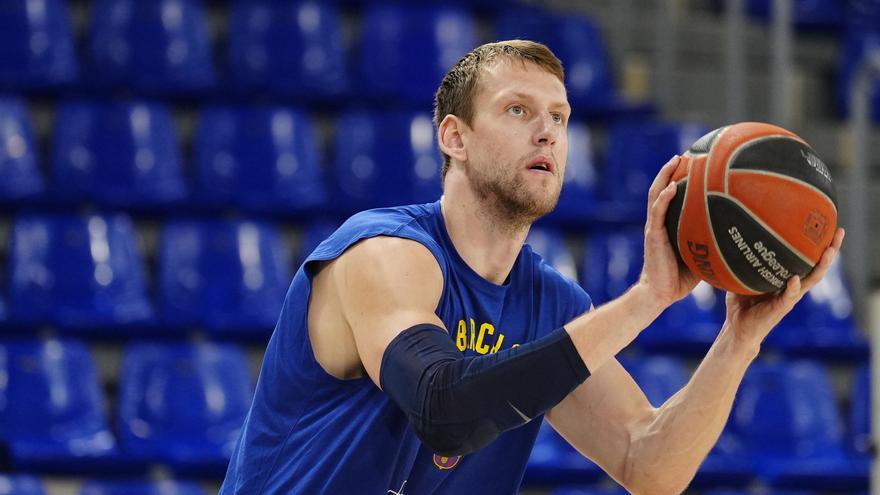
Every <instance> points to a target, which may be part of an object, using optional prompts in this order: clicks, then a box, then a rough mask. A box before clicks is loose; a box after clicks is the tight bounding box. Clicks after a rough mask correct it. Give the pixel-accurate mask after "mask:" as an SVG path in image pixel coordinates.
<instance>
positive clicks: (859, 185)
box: [846, 50, 880, 495]
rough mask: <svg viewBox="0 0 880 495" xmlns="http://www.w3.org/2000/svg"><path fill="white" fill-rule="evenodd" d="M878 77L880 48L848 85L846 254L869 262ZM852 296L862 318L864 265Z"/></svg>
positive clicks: (875, 406)
mask: <svg viewBox="0 0 880 495" xmlns="http://www.w3.org/2000/svg"><path fill="white" fill-rule="evenodd" d="M878 77H880V50H874V51H872V52H869V53H868V54H867V55H866V56H865V58H864V59H863V60H862V62H861V64H860V65H859V67H858V68H857V69H856V72H855V78H854V79H853V84H852V86H850V92H849V95H848V100H849V128H850V133H851V134H852V164H851V167H850V170H849V173H848V174H847V181H846V186H847V199H848V202H847V211H846V213H847V226H848V227H849V228H848V230H847V235H846V237H847V239H846V240H847V246H846V251H847V257H848V258H849V259H853V260H863V261H864V262H868V260H870V259H872V258H871V251H872V250H871V249H870V247H869V245H868V233H869V221H870V219H869V218H868V214H869V208H870V205H869V204H868V181H869V180H870V174H869V167H870V165H871V164H870V158H869V155H868V150H869V137H870V133H871V127H872V124H871V99H872V97H873V96H874V95H873V90H874V81H876V80H877V78H878ZM850 273H851V275H852V277H851V284H852V289H853V300H854V302H855V304H856V308H858V311H857V313H858V314H859V315H860V316H862V318H860V320H861V321H865V320H866V319H865V318H864V316H865V312H866V308H865V301H866V300H867V297H868V289H869V287H868V285H869V283H870V279H869V273H868V270H867V269H865V268H864V267H863V268H862V269H856V270H851V271H850ZM868 333H869V335H870V340H871V349H872V350H873V352H872V353H871V354H872V356H874V357H872V359H871V383H872V384H873V385H872V386H871V439H872V444H873V445H880V390H878V387H880V359H877V357H876V356H877V352H878V351H880V328H869V329H868ZM871 480H872V483H871V487H872V488H871V490H872V491H871V493H873V494H874V495H880V464H878V463H877V462H876V460H875V461H874V463H873V466H872V469H871Z"/></svg>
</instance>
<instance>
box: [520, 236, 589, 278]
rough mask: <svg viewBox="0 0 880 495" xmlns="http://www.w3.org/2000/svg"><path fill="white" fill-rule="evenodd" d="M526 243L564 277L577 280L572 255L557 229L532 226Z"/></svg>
mask: <svg viewBox="0 0 880 495" xmlns="http://www.w3.org/2000/svg"><path fill="white" fill-rule="evenodd" d="M526 244H528V245H530V246H531V247H532V251H534V252H536V253H538V254H540V255H541V257H542V258H544V261H546V262H547V264H549V265H550V266H552V267H553V268H555V269H556V270H558V271H559V273H561V274H563V275H565V276H566V277H568V278H570V279H572V280H574V281H577V278H578V277H577V266H575V262H574V255H573V254H572V253H571V250H570V249H569V248H568V245H567V244H566V243H565V238H564V237H563V236H562V234H560V233H559V232H558V231H556V230H553V229H549V228H542V227H532V229H531V230H530V231H529V236H528V237H527V238H526Z"/></svg>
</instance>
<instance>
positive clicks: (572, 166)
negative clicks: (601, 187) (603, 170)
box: [548, 122, 599, 226]
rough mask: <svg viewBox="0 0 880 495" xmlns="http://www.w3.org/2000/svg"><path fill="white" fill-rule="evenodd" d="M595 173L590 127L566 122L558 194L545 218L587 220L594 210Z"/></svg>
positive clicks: (570, 220)
mask: <svg viewBox="0 0 880 495" xmlns="http://www.w3.org/2000/svg"><path fill="white" fill-rule="evenodd" d="M598 181H599V177H598V175H597V174H596V164H595V163H594V161H593V144H592V140H591V134H590V130H589V128H588V127H587V125H586V124H584V123H582V122H570V123H569V125H568V161H567V163H566V165H565V179H564V182H563V186H562V194H561V195H560V196H559V203H558V204H557V205H556V209H555V210H554V211H553V213H551V214H550V215H549V216H548V220H549V221H558V222H561V223H571V224H574V225H577V226H580V225H584V224H586V223H587V222H589V221H590V220H591V219H592V218H593V216H594V214H595V212H594V211H593V210H594V208H595V201H596V186H597V185H598Z"/></svg>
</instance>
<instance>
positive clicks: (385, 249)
mask: <svg viewBox="0 0 880 495" xmlns="http://www.w3.org/2000/svg"><path fill="white" fill-rule="evenodd" d="M334 265H335V266H334V267H333V273H332V274H331V276H332V278H333V286H334V288H335V290H336V291H337V293H338V294H339V301H340V305H341V310H342V313H343V317H344V319H345V321H346V322H347V323H348V325H349V327H350V328H351V331H352V334H353V335H354V340H355V345H356V347H357V351H358V355H359V356H360V359H361V362H362V364H363V366H364V368H365V369H366V371H367V374H368V375H369V377H370V378H371V379H372V380H373V382H374V383H375V384H376V385H377V386H379V384H380V365H381V362H382V356H383V354H384V352H385V349H386V348H387V347H388V344H389V343H390V342H391V341H392V340H393V339H394V338H395V337H397V335H398V334H399V333H400V332H402V331H403V330H405V329H407V328H410V327H412V326H413V325H418V324H422V323H431V324H434V325H437V326H439V327H441V328H443V322H442V321H441V320H440V318H438V317H437V315H436V313H435V311H436V309H437V304H438V303H439V302H440V295H441V293H442V291H443V273H442V272H441V270H440V265H438V264H437V260H436V259H435V258H434V256H433V255H432V254H431V252H430V251H428V249H427V248H426V247H424V246H422V245H421V244H419V243H417V242H415V241H411V240H407V239H402V238H397V237H374V238H371V239H367V240H364V241H361V242H360V243H358V244H356V245H355V246H353V247H351V248H349V250H348V251H346V252H345V254H343V255H342V256H340V257H339V259H338V260H337V261H336V263H335V264H334Z"/></svg>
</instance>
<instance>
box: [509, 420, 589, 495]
mask: <svg viewBox="0 0 880 495" xmlns="http://www.w3.org/2000/svg"><path fill="white" fill-rule="evenodd" d="M603 475H604V473H603V472H602V470H601V469H600V468H599V467H598V466H596V465H595V464H594V463H593V462H592V461H590V460H589V459H587V458H586V457H584V456H583V455H581V454H580V453H579V452H578V451H577V450H575V449H574V447H572V446H571V445H569V443H568V442H566V441H565V439H564V438H562V437H561V436H560V435H559V433H556V431H555V430H554V429H553V428H552V427H551V426H550V424H549V423H547V422H546V421H545V422H544V423H542V424H541V429H540V430H539V431H538V438H537V440H535V446H534V448H532V454H531V456H530V457H529V462H528V465H527V466H526V472H525V476H524V477H523V485H525V486H544V487H547V486H564V485H571V484H578V485H581V484H587V483H594V482H595V481H597V480H599V479H601V478H602V477H603Z"/></svg>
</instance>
